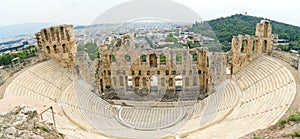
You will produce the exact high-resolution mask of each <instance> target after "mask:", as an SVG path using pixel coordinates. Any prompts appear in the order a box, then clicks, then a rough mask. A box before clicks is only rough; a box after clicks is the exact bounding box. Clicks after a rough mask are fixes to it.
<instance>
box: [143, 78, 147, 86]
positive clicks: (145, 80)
mask: <svg viewBox="0 0 300 139" xmlns="http://www.w3.org/2000/svg"><path fill="white" fill-rule="evenodd" d="M143 87H147V79H146V77H144V78H143Z"/></svg>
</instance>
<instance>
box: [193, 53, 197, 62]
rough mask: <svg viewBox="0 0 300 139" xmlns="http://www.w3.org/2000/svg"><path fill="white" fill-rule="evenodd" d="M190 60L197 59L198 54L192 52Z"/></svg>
mask: <svg viewBox="0 0 300 139" xmlns="http://www.w3.org/2000/svg"><path fill="white" fill-rule="evenodd" d="M192 60H193V61H197V60H198V54H197V53H194V54H193V55H192Z"/></svg>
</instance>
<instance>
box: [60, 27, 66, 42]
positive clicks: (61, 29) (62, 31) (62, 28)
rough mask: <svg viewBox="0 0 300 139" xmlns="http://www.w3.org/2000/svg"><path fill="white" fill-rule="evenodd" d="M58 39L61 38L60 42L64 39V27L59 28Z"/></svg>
mask: <svg viewBox="0 0 300 139" xmlns="http://www.w3.org/2000/svg"><path fill="white" fill-rule="evenodd" d="M60 37H61V39H62V40H64V39H65V32H64V27H60Z"/></svg>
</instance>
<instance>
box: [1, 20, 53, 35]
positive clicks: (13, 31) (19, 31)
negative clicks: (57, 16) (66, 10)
mask: <svg viewBox="0 0 300 139" xmlns="http://www.w3.org/2000/svg"><path fill="white" fill-rule="evenodd" d="M52 25H55V24H53V23H24V24H15V25H8V26H1V27H0V38H4V37H10V36H15V35H23V34H34V33H36V32H38V31H39V30H40V29H41V28H44V27H49V26H52Z"/></svg>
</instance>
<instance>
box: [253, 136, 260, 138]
mask: <svg viewBox="0 0 300 139" xmlns="http://www.w3.org/2000/svg"><path fill="white" fill-rule="evenodd" d="M253 139H261V137H257V136H254V137H253Z"/></svg>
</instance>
